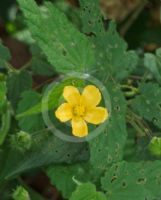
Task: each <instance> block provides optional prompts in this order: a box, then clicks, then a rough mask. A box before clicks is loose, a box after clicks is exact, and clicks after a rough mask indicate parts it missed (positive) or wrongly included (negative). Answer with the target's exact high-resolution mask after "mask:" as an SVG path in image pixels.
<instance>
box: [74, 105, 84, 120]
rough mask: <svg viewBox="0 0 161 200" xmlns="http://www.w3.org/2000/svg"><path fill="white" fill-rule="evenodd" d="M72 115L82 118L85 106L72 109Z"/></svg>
mask: <svg viewBox="0 0 161 200" xmlns="http://www.w3.org/2000/svg"><path fill="white" fill-rule="evenodd" d="M73 114H74V115H75V116H79V117H83V116H84V114H85V106H83V105H77V106H75V107H74V108H73Z"/></svg>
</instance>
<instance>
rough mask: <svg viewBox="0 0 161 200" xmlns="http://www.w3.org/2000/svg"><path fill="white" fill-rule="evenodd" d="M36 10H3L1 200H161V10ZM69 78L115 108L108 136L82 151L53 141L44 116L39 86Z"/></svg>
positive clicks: (23, 2)
mask: <svg viewBox="0 0 161 200" xmlns="http://www.w3.org/2000/svg"><path fill="white" fill-rule="evenodd" d="M37 4H38V5H39V6H38V5H37ZM37 4H36V2H35V1H33V0H18V1H17V2H16V1H9V0H7V1H1V2H0V17H1V18H0V35H1V40H2V42H1V45H0V99H1V102H0V114H1V122H0V125H1V129H0V197H1V199H2V200H7V199H16V200H21V199H22V200H27V199H29V198H31V199H33V200H42V199H70V200H84V199H86V200H90V199H97V200H105V199H112V200H118V199H119V200H125V199H130V200H133V199H138V200H151V199H153V200H154V199H157V200H159V199H160V198H161V194H160V184H161V170H160V169H161V161H160V156H161V139H160V129H161V122H160V117H161V102H160V101H161V100H160V99H161V88H160V84H161V74H160V73H161V49H160V45H161V38H160V35H161V24H160V20H161V19H160V2H159V1H157V0H156V1H155V0H154V1H137V0H135V1H132V0H119V1H111V0H107V1H106V0H102V1H101V2H98V1H97V0H95V1H93V0H89V1H85V0H80V1H79V2H77V1H63V0H61V1H60V0H58V1H56V0H52V1H50V2H47V1H45V0H44V1H37ZM114 20H115V21H114ZM44 30H45V31H44ZM5 46H6V47H5ZM7 47H8V48H7ZM67 66H68V67H67ZM73 70H74V71H76V72H82V73H89V74H91V75H93V76H95V77H96V78H98V79H100V80H101V81H102V82H103V84H104V85H105V86H106V87H107V90H108V91H109V93H110V97H111V102H112V114H111V118H110V120H109V123H108V125H107V127H106V129H105V130H104V132H103V133H102V134H101V135H100V136H99V137H97V138H95V139H94V140H92V141H90V142H88V143H82V144H74V143H73V144H71V143H68V142H64V141H62V140H60V139H58V138H56V137H55V136H53V134H51V133H50V132H49V131H48V130H47V129H46V128H45V124H44V122H43V119H42V115H41V103H40V102H41V99H42V95H43V92H44V89H45V87H46V86H47V85H48V84H49V83H50V82H52V81H54V80H56V78H57V77H58V76H60V75H65V74H67V73H71V72H72V71H73ZM72 83H73V79H72V80H70V79H69V80H67V81H65V82H62V83H61V84H60V85H59V86H58V87H57V89H56V91H55V90H54V91H52V93H51V96H50V102H49V108H50V109H54V108H56V107H57V106H58V102H57V101H56V99H58V97H59V96H60V95H61V93H62V90H63V87H64V86H65V85H67V84H72ZM74 84H75V85H76V86H77V85H78V84H80V82H79V80H74Z"/></svg>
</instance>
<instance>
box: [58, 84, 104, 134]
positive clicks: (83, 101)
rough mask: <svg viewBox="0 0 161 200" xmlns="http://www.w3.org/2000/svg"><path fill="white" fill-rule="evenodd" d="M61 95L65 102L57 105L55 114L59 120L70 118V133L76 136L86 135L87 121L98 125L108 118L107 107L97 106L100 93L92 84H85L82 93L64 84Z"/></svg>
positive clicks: (65, 120)
mask: <svg viewBox="0 0 161 200" xmlns="http://www.w3.org/2000/svg"><path fill="white" fill-rule="evenodd" d="M63 97H64V99H65V100H66V101H67V102H66V103H63V104H62V105H60V106H59V107H58V109H57V110H56V112H55V115H56V117H57V118H58V119H59V120H60V121H61V122H67V121H69V120H71V125H72V133H73V135H75V136H77V137H84V136H87V135H88V127H87V123H91V124H95V125H98V124H100V123H103V122H104V121H105V120H106V119H107V118H108V111H107V109H106V108H103V107H97V105H98V104H99V103H100V101H101V93H100V91H99V89H98V88H96V87H95V86H94V85H88V86H86V87H85V88H84V90H83V92H82V94H80V92H79V90H78V89H77V88H76V87H74V86H66V87H64V91H63Z"/></svg>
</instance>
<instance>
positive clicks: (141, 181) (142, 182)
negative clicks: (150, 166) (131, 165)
mask: <svg viewBox="0 0 161 200" xmlns="http://www.w3.org/2000/svg"><path fill="white" fill-rule="evenodd" d="M137 183H138V184H145V183H146V178H138V180H137Z"/></svg>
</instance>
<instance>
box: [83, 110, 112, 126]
mask: <svg viewBox="0 0 161 200" xmlns="http://www.w3.org/2000/svg"><path fill="white" fill-rule="evenodd" d="M108 116H109V114H108V112H107V109H106V108H103V107H95V108H91V109H88V110H87V112H86V115H85V117H84V119H85V120H86V122H88V123H91V124H95V125H98V124H100V123H103V122H104V121H105V120H106V119H107V118H108Z"/></svg>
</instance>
